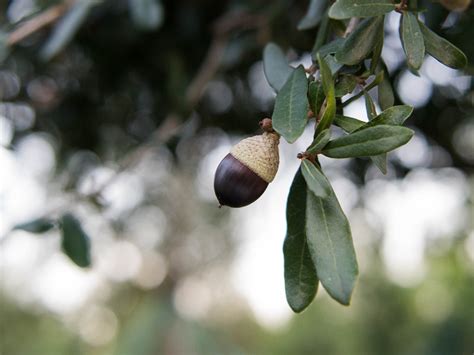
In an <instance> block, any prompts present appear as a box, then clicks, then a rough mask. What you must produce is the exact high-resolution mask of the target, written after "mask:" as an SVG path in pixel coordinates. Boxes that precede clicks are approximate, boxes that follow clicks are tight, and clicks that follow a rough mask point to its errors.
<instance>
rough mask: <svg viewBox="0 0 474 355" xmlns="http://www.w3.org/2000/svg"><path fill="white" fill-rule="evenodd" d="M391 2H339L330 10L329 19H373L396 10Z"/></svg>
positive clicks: (338, 0) (352, 0) (358, 0)
mask: <svg viewBox="0 0 474 355" xmlns="http://www.w3.org/2000/svg"><path fill="white" fill-rule="evenodd" d="M395 7H396V6H395V4H394V3H393V2H392V1H391V0H337V1H336V2H335V3H334V4H333V5H332V6H331V8H330V9H329V17H331V18H334V19H340V20H342V19H346V18H351V17H372V16H379V15H383V14H386V13H387V12H390V11H392V10H395Z"/></svg>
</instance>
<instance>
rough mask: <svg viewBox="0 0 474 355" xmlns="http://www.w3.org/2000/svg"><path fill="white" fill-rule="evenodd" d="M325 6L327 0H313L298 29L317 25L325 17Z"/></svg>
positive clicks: (306, 28)
mask: <svg viewBox="0 0 474 355" xmlns="http://www.w3.org/2000/svg"><path fill="white" fill-rule="evenodd" d="M325 7H326V0H311V1H310V3H309V7H308V11H306V15H305V16H304V17H303V18H302V19H301V21H300V22H299V23H298V27H297V28H298V30H300V31H302V30H309V29H310V28H313V27H316V26H317V25H318V24H319V22H320V21H321V19H322V17H323V14H324V8H325Z"/></svg>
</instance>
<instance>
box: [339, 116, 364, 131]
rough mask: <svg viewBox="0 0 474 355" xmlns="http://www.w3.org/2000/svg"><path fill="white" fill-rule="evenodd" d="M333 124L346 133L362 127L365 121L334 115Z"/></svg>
mask: <svg viewBox="0 0 474 355" xmlns="http://www.w3.org/2000/svg"><path fill="white" fill-rule="evenodd" d="M334 124H335V125H336V126H338V127H341V128H342V129H343V130H344V131H346V132H347V133H351V132H354V131H355V130H356V129H358V128H361V127H363V126H364V125H365V124H366V122H364V121H360V120H358V119H356V118H352V117H347V116H342V115H336V117H335V118H334Z"/></svg>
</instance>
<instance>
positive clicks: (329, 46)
mask: <svg viewBox="0 0 474 355" xmlns="http://www.w3.org/2000/svg"><path fill="white" fill-rule="evenodd" d="M344 41H345V38H336V39H335V40H334V41H331V42H329V43H326V44H325V45H324V46H322V47H321V48H319V49H318V50H317V51H314V50H313V53H312V58H313V61H317V60H318V54H319V55H320V56H321V57H323V58H324V57H326V56H327V55H329V54H334V53H336V52H337V51H338V50H339V49H340V48H341V47H342V45H343V44H344Z"/></svg>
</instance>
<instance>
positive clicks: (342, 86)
mask: <svg viewBox="0 0 474 355" xmlns="http://www.w3.org/2000/svg"><path fill="white" fill-rule="evenodd" d="M356 85H357V80H356V78H355V76H354V75H340V76H339V80H338V81H337V83H336V87H335V89H336V97H342V96H344V95H347V94H350V93H351V92H352V91H354V89H355V87H356Z"/></svg>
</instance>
